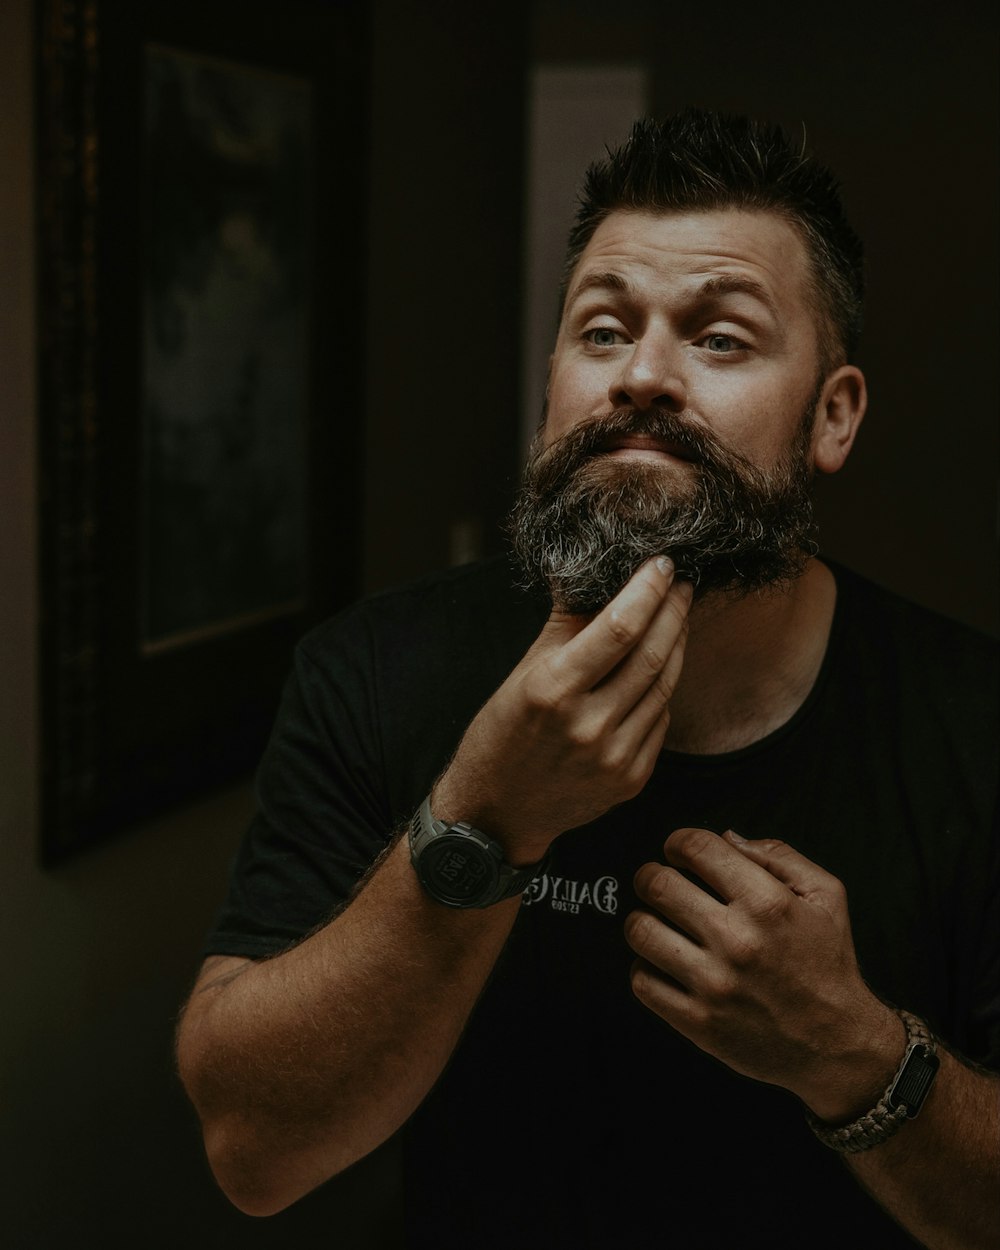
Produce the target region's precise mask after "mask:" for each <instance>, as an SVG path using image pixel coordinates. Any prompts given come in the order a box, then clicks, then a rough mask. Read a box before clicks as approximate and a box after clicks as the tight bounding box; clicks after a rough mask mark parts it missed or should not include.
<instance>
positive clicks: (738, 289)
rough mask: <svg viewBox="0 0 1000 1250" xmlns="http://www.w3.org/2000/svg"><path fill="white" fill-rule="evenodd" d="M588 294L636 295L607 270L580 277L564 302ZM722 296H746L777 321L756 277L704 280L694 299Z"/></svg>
mask: <svg viewBox="0 0 1000 1250" xmlns="http://www.w3.org/2000/svg"><path fill="white" fill-rule="evenodd" d="M588 291H615V292H617V293H618V294H620V295H626V296H629V297H632V298H635V297H637V295H638V290H637V288H636V286H635V285H634V283H632V282H630V281H629V280H628V278H626V277H624V276H623V275H622V274H620V273H616V272H615V271H614V270H611V269H609V270H606V271H604V272H601V273H589V274H587V276H586V277H585V278H581V280H580V284H579V286H577V287H575V288H574V289H573V290H572V291H570V293H569V297H568V300H567V303H569V302H575V301H576V300H578V299H579V298H580V296H581V295H585V294H587V292H588ZM723 295H749V296H751V298H753V299H756V300H758V301H759V302H760V303H761V304H763V305H764V307H765V308H766V309H767V310H768V312H769V313H770V314H771V315H772V316H773V317H775V318H777V316H778V309H777V306H776V304H775V302H774V298H773V296H772V295H771V293H770V291H768V289H767V287H765V286H764V285H763V283H761V282H758V281H757V279H756V278H751V277H749V276H747V275H745V274H737V273H720V274H716V275H715V277H713V278H708V279H706V281H704V282H703V283H702V284H701V286H700V287H699V288H698V289H697V291H696V292H695V295H694V298H695V300H697V301H706V300H711V299H716V298H718V297H720V296H723Z"/></svg>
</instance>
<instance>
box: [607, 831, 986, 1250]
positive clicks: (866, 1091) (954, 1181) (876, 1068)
mask: <svg viewBox="0 0 1000 1250" xmlns="http://www.w3.org/2000/svg"><path fill="white" fill-rule="evenodd" d="M664 852H665V859H666V864H665V865H655V864H647V865H645V866H644V867H643V868H642V869H640V871H639V873H638V875H637V877H636V888H637V890H638V893H639V896H640V898H642V899H643V901H644V902H645V903H647V904H648V907H649V910H648V911H638V912H634V913H633V914H632V915H631V916H630V917H629V919H628V921H627V935H628V939H629V942H630V944H631V945H632V947H633V949H634V950H635V951H636V953H637V954H638V955H639V956H640V959H639V961H637V964H636V966H635V969H634V972H633V986H634V988H635V992H636V994H637V995H638V997H639V998H640V999H641V1000H642V1001H643V1002H644V1003H645V1004H646V1005H647V1006H648V1007H650V1008H651V1009H652V1010H653V1011H655V1012H656V1013H657V1014H658V1015H661V1016H662V1017H663V1018H664V1019H665V1020H666V1021H667V1022H668V1023H669V1024H671V1025H673V1026H674V1027H675V1028H676V1029H677V1030H678V1031H679V1032H681V1033H683V1034H684V1035H685V1036H686V1037H688V1038H690V1039H691V1040H692V1041H693V1042H695V1043H696V1044H697V1045H698V1046H700V1047H701V1048H702V1049H703V1050H705V1051H707V1052H708V1053H709V1054H712V1055H715V1056H716V1058H718V1059H721V1060H722V1062H724V1063H726V1064H728V1065H729V1067H731V1068H733V1069H734V1070H735V1071H737V1072H741V1073H743V1074H744V1075H746V1076H750V1077H753V1078H755V1079H756V1080H760V1081H766V1082H768V1083H770V1084H773V1085H781V1086H784V1087H785V1088H786V1089H789V1090H791V1091H792V1092H793V1093H795V1094H797V1095H798V1096H799V1097H800V1098H801V1100H802V1101H803V1102H804V1103H805V1105H806V1106H807V1107H809V1108H810V1109H811V1110H812V1111H813V1113H814V1114H815V1115H816V1116H818V1117H819V1118H820V1119H821V1120H824V1121H826V1122H828V1123H830V1124H847V1123H850V1122H851V1121H853V1120H854V1119H856V1118H857V1117H858V1116H860V1115H863V1114H864V1113H865V1112H866V1111H868V1110H869V1109H871V1108H872V1107H873V1106H874V1105H875V1104H876V1102H877V1101H878V1099H879V1098H880V1097H881V1095H882V1094H883V1092H884V1091H885V1089H886V1088H887V1086H888V1085H889V1082H890V1081H891V1079H892V1077H893V1076H894V1074H895V1072H896V1070H897V1069H898V1067H899V1064H900V1061H901V1059H902V1057H903V1054H904V1051H905V1048H906V1030H905V1027H904V1025H903V1023H902V1021H901V1020H900V1018H899V1016H898V1015H897V1014H896V1013H895V1012H894V1011H893V1010H892V1009H891V1008H889V1007H887V1006H886V1005H885V1004H884V1003H882V1002H881V1001H880V1000H879V999H878V998H877V997H876V996H875V995H874V994H873V993H872V991H871V990H870V989H869V988H868V986H867V985H865V983H864V981H863V979H862V977H861V973H860V971H859V969H858V964H857V960H856V957H855V954H854V943H853V940H852V937H851V930H850V922H849V919H848V912H847V900H846V895H845V891H844V888H843V886H842V884H841V883H840V882H839V881H838V880H837V879H836V878H835V877H833V876H831V875H830V874H829V873H827V872H825V871H824V870H823V869H822V868H820V867H818V865H816V864H814V863H812V862H811V861H810V860H808V859H806V858H805V856H803V855H800V854H798V852H796V851H794V850H793V849H792V848H791V847H789V846H786V845H785V844H784V843H781V842H775V841H771V840H763V841H753V842H739V841H737V840H736V839H735V838H733V837H732V835H727V836H726V838H725V839H722V838H718V837H716V836H715V835H714V834H710V833H708V832H707V831H706V830H701V829H681V830H677V831H676V832H675V833H673V834H671V836H670V838H668V839H667V843H666V845H665V847H664ZM680 869H687V870H690V871H692V872H694V873H696V874H697V875H698V876H699V877H700V878H701V879H702V880H703V881H705V882H706V883H707V884H708V885H710V886H711V887H712V888H713V890H715V891H717V893H718V895H719V896H720V897H719V898H716V897H712V896H710V895H709V894H708V893H706V892H705V891H704V890H702V889H700V888H699V887H698V886H697V885H696V884H694V883H693V882H691V881H690V880H688V879H687V878H686V877H684V876H683V875H682V874H681V872H680V871H679V870H680ZM660 917H666V918H667V919H669V920H670V921H671V922H672V925H673V926H675V927H669V926H667V925H664V924H663V923H662V920H661V919H660ZM904 1005H905V1004H904ZM816 1149H826V1147H824V1146H821V1145H820V1144H819V1143H818V1142H817V1144H816ZM848 1166H849V1167H850V1168H851V1170H852V1172H853V1173H854V1175H855V1177H856V1178H857V1179H858V1180H859V1181H860V1183H861V1184H862V1185H864V1187H865V1188H866V1189H867V1190H868V1191H869V1192H870V1193H871V1194H872V1195H873V1196H874V1197H875V1198H876V1199H877V1200H878V1201H879V1202H880V1203H881V1204H882V1205H883V1206H884V1207H885V1208H886V1210H888V1211H889V1212H890V1214H891V1215H892V1216H893V1217H894V1218H895V1219H896V1220H898V1221H899V1223H900V1224H902V1225H903V1226H904V1228H906V1229H907V1230H908V1231H909V1232H910V1233H912V1234H913V1235H914V1236H915V1237H918V1238H920V1239H921V1240H922V1241H923V1243H924V1244H925V1245H926V1246H928V1247H930V1248H931V1250H987V1248H988V1247H989V1248H992V1247H995V1246H997V1245H998V1244H1000V1206H998V1204H997V1202H996V1178H997V1176H998V1175H1000V1079H998V1078H997V1077H995V1076H993V1075H991V1074H989V1073H986V1072H981V1071H974V1070H972V1069H971V1068H970V1067H968V1066H966V1065H965V1064H964V1063H962V1062H960V1061H959V1060H958V1059H956V1058H955V1057H954V1056H953V1055H951V1054H948V1053H942V1055H941V1069H940V1071H939V1073H938V1076H937V1079H936V1081H935V1084H934V1086H933V1088H932V1089H931V1092H930V1094H929V1095H928V1098H927V1101H926V1103H925V1105H924V1107H923V1110H922V1111H921V1113H920V1115H919V1116H918V1117H917V1118H916V1119H914V1120H912V1121H906V1122H905V1123H904V1124H903V1126H902V1127H901V1128H900V1129H899V1131H898V1133H897V1134H896V1136H895V1137H892V1138H890V1139H889V1140H888V1141H885V1142H883V1143H881V1144H880V1145H878V1146H874V1147H872V1148H871V1149H870V1150H868V1151H866V1152H864V1153H862V1154H857V1155H853V1156H849V1157H848Z"/></svg>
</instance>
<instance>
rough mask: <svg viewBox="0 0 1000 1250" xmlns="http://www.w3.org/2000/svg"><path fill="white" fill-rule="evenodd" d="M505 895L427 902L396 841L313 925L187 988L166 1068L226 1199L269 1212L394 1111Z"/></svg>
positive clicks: (424, 1067) (497, 930)
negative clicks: (175, 1070) (345, 901)
mask: <svg viewBox="0 0 1000 1250" xmlns="http://www.w3.org/2000/svg"><path fill="white" fill-rule="evenodd" d="M518 904H519V900H517V899H512V900H508V901H507V902H505V903H501V904H498V905H497V906H494V907H491V908H487V909H484V910H482V911H453V910H451V909H449V908H445V907H442V906H440V905H439V904H437V903H434V902H433V901H432V900H430V899H429V898H428V897H427V896H426V895H425V894H424V892H423V891H422V889H421V888H420V886H419V884H418V882H417V880H416V876H415V874H414V873H413V870H412V868H411V866H410V863H409V852H408V847H407V844H406V840H405V839H403V840H402V841H400V842H399V843H397V845H396V846H395V847H394V848H393V849H392V850H391V851H390V852H389V854H388V855H387V856H386V857H385V859H384V860H383V861H382V863H381V864H380V865H379V867H378V868H377V870H376V871H375V872H374V873H373V874H372V877H371V879H370V880H369V881H368V882H367V884H366V886H365V887H364V889H363V890H362V891H361V892H360V893H359V894H358V896H357V897H356V898H355V899H354V900H353V901H352V903H351V904H350V906H349V907H348V908H347V909H346V910H345V911H344V912H343V913H342V914H341V915H340V916H338V917H337V918H336V919H335V920H334V921H332V922H331V923H330V924H329V925H327V926H326V927H325V928H324V929H322V930H320V931H319V932H317V933H315V934H314V935H313V936H312V937H310V938H308V939H307V940H306V941H305V942H303V943H301V944H300V945H299V946H297V947H295V948H293V949H292V950H290V951H288V952H286V953H285V954H283V955H280V956H277V957H276V958H274V959H270V960H266V961H262V962H260V963H250V964H246V965H245V966H244V967H243V968H242V969H240V970H239V971H238V975H235V976H234V977H232V979H225V980H224V981H223V983H221V984H212V983H211V981H209V982H208V983H207V984H206V985H204V986H202V987H199V988H198V989H196V992H195V994H194V995H193V996H192V999H191V1001H190V1003H189V1005H188V1008H187V1010H186V1013H185V1018H184V1021H183V1024H182V1028H181V1032H180V1035H179V1044H178V1053H179V1060H180V1065H181V1074H182V1077H183V1079H184V1081H185V1084H186V1086H187V1088H188V1092H189V1094H190V1096H191V1098H192V1100H193V1102H194V1103H195V1106H196V1107H197V1109H198V1112H199V1114H200V1116H201V1118H202V1122H203V1126H204V1131H205V1141H206V1147H207V1150H208V1154H209V1159H210V1162H211V1164H212V1167H213V1170H214V1171H215V1173H216V1176H217V1179H218V1180H219V1183H220V1185H221V1186H222V1188H223V1189H224V1190H225V1191H226V1193H227V1194H228V1195H229V1197H230V1198H231V1199H232V1200H233V1201H234V1202H235V1203H236V1205H238V1206H240V1207H241V1208H242V1209H244V1210H246V1211H249V1212H251V1213H253V1214H262V1215H263V1214H269V1213H271V1212H273V1211H276V1210H280V1209H281V1208H282V1207H284V1206H287V1205H288V1204H289V1203H291V1202H293V1201H295V1200H296V1199H297V1198H299V1197H301V1196H302V1194H304V1193H306V1192H308V1191H309V1190H311V1189H313V1188H314V1187H315V1186H316V1185H318V1184H320V1183H322V1182H323V1181H324V1180H326V1179H328V1178H329V1177H330V1176H332V1175H334V1174H335V1173H336V1172H339V1171H341V1170H342V1169H343V1168H345V1167H347V1166H348V1165H349V1164H351V1163H353V1162H354V1161H356V1160H357V1159H359V1158H361V1157H362V1156H363V1155H365V1154H367V1153H368V1152H369V1151H370V1150H372V1149H374V1147H375V1146H377V1145H378V1144H379V1143H380V1142H382V1141H384V1140H385V1139H386V1138H387V1137H388V1136H390V1134H391V1133H393V1132H394V1131H395V1130H396V1129H397V1128H398V1127H399V1126H400V1125H401V1124H402V1123H404V1122H405V1120H406V1119H407V1118H408V1117H409V1116H410V1115H411V1113H412V1112H413V1111H414V1110H415V1108H416V1107H417V1106H418V1105H419V1103H420V1102H421V1100H422V1099H423V1097H424V1096H425V1094H426V1093H427V1091H428V1090H429V1089H430V1087H431V1086H432V1085H433V1083H434V1082H435V1080H436V1079H437V1077H438V1075H439V1074H440V1072H441V1069H442V1068H443V1067H444V1065H445V1063H446V1062H447V1060H448V1057H449V1056H450V1054H451V1052H452V1050H453V1049H454V1046H455V1043H456V1041H457V1040H458V1037H459V1035H460V1033H461V1031H462V1028H463V1026H464V1024H465V1021H466V1019H467V1017H468V1015H469V1012H470V1011H471V1009H472V1007H473V1005H474V1004H475V1002H476V999H477V997H478V995H479V993H480V991H481V989H482V987H483V984H484V983H485V981H486V979H487V977H488V976H489V973H490V970H491V969H492V967H493V964H494V962H495V961H496V958H497V956H498V954H499V952H500V950H501V949H502V947H503V944H504V942H505V940H506V938H507V935H508V933H509V931H510V928H511V926H512V924H513V921H514V918H515V916H516V914H517V908H518Z"/></svg>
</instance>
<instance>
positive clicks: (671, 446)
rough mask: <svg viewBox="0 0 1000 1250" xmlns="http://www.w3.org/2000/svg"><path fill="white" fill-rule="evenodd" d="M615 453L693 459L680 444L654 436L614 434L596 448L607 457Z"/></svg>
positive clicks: (687, 450)
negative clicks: (650, 454) (649, 453)
mask: <svg viewBox="0 0 1000 1250" xmlns="http://www.w3.org/2000/svg"><path fill="white" fill-rule="evenodd" d="M616 451H645V452H660V453H662V454H664V455H667V456H673V458H674V459H675V460H689V461H693V460H694V459H695V457H694V455H693V454H692V453H691V451H690V450H689V449H688V448H686V447H683V446H682V445H681V444H680V443H675V442H673V441H671V440H670V439H666V438H658V437H657V436H656V435H654V434H615V435H613V436H611V437H610V438H606V439H605V440H604V441H603V442H602V443H601V444H600V445H599V446H598V447H597V452H598V454H604V455H608V454H610V453H612V452H616Z"/></svg>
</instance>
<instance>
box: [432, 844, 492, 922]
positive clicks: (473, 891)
mask: <svg viewBox="0 0 1000 1250" xmlns="http://www.w3.org/2000/svg"><path fill="white" fill-rule="evenodd" d="M497 875H498V874H497V863H496V860H495V859H494V858H493V856H492V855H490V853H489V851H488V850H487V849H486V848H485V847H483V846H480V845H479V843H478V842H475V841H473V840H472V839H471V838H468V837H463V836H462V835H461V834H448V833H444V834H442V835H441V837H439V838H435V839H434V841H433V842H432V843H431V844H430V845H429V846H428V847H427V848H426V849H425V850H424V851H423V852H422V853H421V856H420V879H421V881H423V883H424V886H425V887H426V888H427V889H428V890H429V891H430V893H431V894H432V895H433V896H434V897H435V898H436V899H439V900H440V901H441V902H442V903H447V904H449V905H450V906H452V907H472V906H475V905H476V904H477V903H479V902H481V901H483V900H484V899H487V898H489V897H490V895H491V893H492V892H493V890H494V889H495V887H496V882H497Z"/></svg>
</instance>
